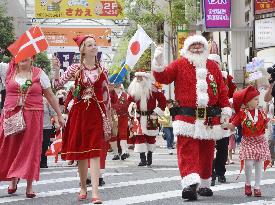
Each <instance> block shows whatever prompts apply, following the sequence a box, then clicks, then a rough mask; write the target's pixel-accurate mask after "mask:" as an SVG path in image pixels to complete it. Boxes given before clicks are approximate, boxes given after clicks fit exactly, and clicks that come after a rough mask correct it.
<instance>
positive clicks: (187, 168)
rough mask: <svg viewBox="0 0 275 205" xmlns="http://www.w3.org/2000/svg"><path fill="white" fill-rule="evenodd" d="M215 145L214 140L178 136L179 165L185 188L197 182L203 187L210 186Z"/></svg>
mask: <svg viewBox="0 0 275 205" xmlns="http://www.w3.org/2000/svg"><path fill="white" fill-rule="evenodd" d="M214 147H215V141H214V140H199V139H193V138H191V137H185V136H182V135H179V136H178V140H177V154H178V166H179V170H180V175H181V177H182V187H183V188H185V187H187V186H189V185H192V184H196V183H200V184H201V187H209V186H210V178H211V175H212V161H213V158H214Z"/></svg>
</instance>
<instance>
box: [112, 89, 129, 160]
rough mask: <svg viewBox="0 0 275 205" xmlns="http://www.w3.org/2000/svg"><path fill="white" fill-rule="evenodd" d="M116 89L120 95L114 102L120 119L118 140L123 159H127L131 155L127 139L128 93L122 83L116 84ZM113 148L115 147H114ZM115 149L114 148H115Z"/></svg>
mask: <svg viewBox="0 0 275 205" xmlns="http://www.w3.org/2000/svg"><path fill="white" fill-rule="evenodd" d="M114 91H115V92H116V94H117V96H118V100H117V101H116V103H113V104H112V107H113V109H114V110H115V112H116V115H117V119H118V122H117V123H118V125H117V126H118V130H117V142H118V144H119V145H120V147H121V157H120V158H121V160H125V159H127V158H128V157H129V156H130V155H129V151H128V144H127V140H128V139H129V135H128V107H129V103H128V100H127V99H128V94H127V93H126V91H125V90H124V87H123V85H122V84H116V85H115V87H114ZM112 148H113V147H112ZM113 150H114V148H113Z"/></svg>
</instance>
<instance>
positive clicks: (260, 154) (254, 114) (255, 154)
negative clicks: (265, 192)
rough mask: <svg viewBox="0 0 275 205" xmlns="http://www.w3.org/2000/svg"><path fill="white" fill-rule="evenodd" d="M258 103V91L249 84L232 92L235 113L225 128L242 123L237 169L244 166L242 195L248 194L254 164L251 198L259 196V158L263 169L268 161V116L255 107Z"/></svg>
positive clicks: (260, 173)
mask: <svg viewBox="0 0 275 205" xmlns="http://www.w3.org/2000/svg"><path fill="white" fill-rule="evenodd" d="M258 104H259V91H257V90H256V89H255V88H254V87H253V86H248V87H247V88H245V89H243V90H240V91H237V92H235V93H234V95H233V106H234V109H235V111H236V116H235V117H234V119H233V121H232V123H230V124H229V125H228V128H230V129H231V130H234V129H235V127H236V126H239V125H241V126H242V131H243V138H242V142H241V147H240V160H241V170H242V168H243V166H245V178H246V182H245V195H247V196H251V195H252V190H251V175H252V168H253V165H254V166H255V187H254V196H255V197H261V190H260V182H261V176H262V165H263V161H264V169H265V168H266V167H267V165H268V164H269V162H270V151H269V147H268V142H267V140H266V138H265V137H264V134H265V128H266V125H267V123H268V119H267V116H266V114H265V112H264V111H263V110H260V109H258ZM242 105H245V108H244V109H241V106H242Z"/></svg>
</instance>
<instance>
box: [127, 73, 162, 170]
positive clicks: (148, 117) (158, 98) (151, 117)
mask: <svg viewBox="0 0 275 205" xmlns="http://www.w3.org/2000/svg"><path fill="white" fill-rule="evenodd" d="M128 94H129V97H128V101H129V102H131V103H130V105H129V109H128V111H129V115H130V116H131V117H135V115H136V117H137V119H138V122H139V125H140V128H141V132H140V133H138V134H137V135H136V136H135V149H134V151H135V152H138V153H140V163H139V165H138V166H146V165H147V166H150V165H151V164H152V153H153V152H154V150H155V143H156V136H157V134H158V133H159V127H158V123H157V118H158V115H159V116H162V115H163V111H164V109H165V106H166V99H165V96H164V95H163V93H162V92H159V91H158V90H157V89H156V88H155V87H153V85H152V76H151V75H150V73H146V72H144V71H142V72H136V73H135V78H134V79H133V81H132V82H131V84H130V85H129V88H128ZM145 153H147V158H146V154H145Z"/></svg>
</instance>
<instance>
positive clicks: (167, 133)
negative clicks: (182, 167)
mask: <svg viewBox="0 0 275 205" xmlns="http://www.w3.org/2000/svg"><path fill="white" fill-rule="evenodd" d="M172 103H173V101H172V100H171V99H170V100H167V101H166V108H165V110H164V114H163V116H162V117H159V122H160V123H161V125H162V130H163V133H164V137H165V139H166V142H167V149H168V151H169V154H170V155H172V154H173V146H174V134H173V127H172V116H171V115H170V111H169V110H170V108H171V107H172Z"/></svg>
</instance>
